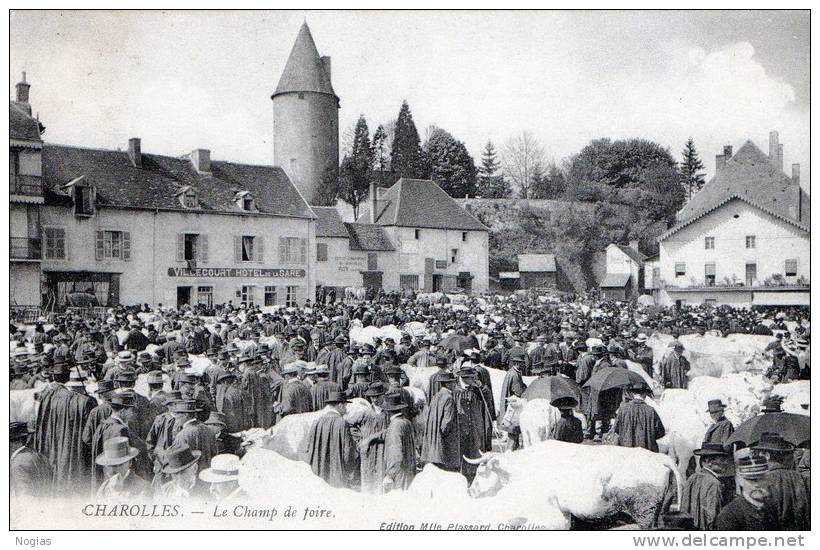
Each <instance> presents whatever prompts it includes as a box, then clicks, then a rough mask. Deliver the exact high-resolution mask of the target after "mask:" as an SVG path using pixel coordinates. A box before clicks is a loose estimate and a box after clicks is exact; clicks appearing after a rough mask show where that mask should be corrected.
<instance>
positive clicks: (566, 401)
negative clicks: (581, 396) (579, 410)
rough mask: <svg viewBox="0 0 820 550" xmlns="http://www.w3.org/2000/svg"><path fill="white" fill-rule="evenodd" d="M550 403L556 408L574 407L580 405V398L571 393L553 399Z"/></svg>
mask: <svg viewBox="0 0 820 550" xmlns="http://www.w3.org/2000/svg"><path fill="white" fill-rule="evenodd" d="M550 405H552V406H553V407H555V408H556V409H573V408H575V407H577V406H578V400H577V399H575V398H574V397H572V396H570V395H567V396H565V397H559V398H557V399H553V400H552V401H550Z"/></svg>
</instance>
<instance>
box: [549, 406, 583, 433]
mask: <svg viewBox="0 0 820 550" xmlns="http://www.w3.org/2000/svg"><path fill="white" fill-rule="evenodd" d="M550 405H552V406H553V407H555V408H556V409H558V410H559V411H561V418H559V419H558V421H557V422H556V423H555V424H554V425H553V426H552V430H551V431H550V439H555V440H556V441H565V442H567V443H582V442H583V441H584V430H583V427H582V425H581V420H580V419H578V418H576V417H575V415H574V414H573V411H574V409H575V407H577V406H578V400H577V399H575V398H574V397H569V396H568V397H559V398H557V399H554V400H553V401H552V402H550Z"/></svg>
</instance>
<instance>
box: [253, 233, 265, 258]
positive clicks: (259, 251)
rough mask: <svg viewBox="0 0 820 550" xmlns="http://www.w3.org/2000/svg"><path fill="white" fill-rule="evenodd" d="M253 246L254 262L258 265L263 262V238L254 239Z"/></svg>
mask: <svg viewBox="0 0 820 550" xmlns="http://www.w3.org/2000/svg"><path fill="white" fill-rule="evenodd" d="M253 240H254V243H253V244H254V245H256V261H257V262H259V263H260V264H261V263H262V262H264V261H265V237H261V236H260V237H254V239H253Z"/></svg>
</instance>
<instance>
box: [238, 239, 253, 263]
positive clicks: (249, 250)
mask: <svg viewBox="0 0 820 550" xmlns="http://www.w3.org/2000/svg"><path fill="white" fill-rule="evenodd" d="M241 255H242V261H243V262H252V261H253V260H254V257H253V237H242V250H241Z"/></svg>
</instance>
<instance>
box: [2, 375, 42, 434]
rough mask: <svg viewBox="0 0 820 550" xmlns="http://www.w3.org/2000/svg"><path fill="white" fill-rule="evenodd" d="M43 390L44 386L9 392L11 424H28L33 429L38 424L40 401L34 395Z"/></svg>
mask: <svg viewBox="0 0 820 550" xmlns="http://www.w3.org/2000/svg"><path fill="white" fill-rule="evenodd" d="M42 389H43V384H40V385H39V386H38V387H35V388H31V389H27V390H11V391H9V422H26V423H28V425H29V427H31V428H33V427H34V425H35V424H36V423H37V409H38V406H39V404H40V403H39V401H37V400H35V399H34V394H35V393H37V392H39V391H40V390H42Z"/></svg>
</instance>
